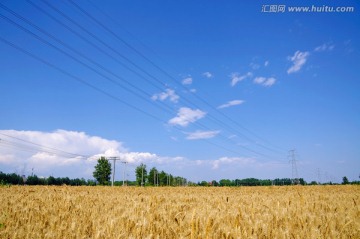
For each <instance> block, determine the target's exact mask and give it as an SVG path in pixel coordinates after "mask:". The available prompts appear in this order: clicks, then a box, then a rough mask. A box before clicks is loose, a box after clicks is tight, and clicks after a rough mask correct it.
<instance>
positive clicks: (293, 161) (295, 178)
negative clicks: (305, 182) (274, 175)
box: [288, 149, 299, 184]
mask: <svg viewBox="0 0 360 239" xmlns="http://www.w3.org/2000/svg"><path fill="white" fill-rule="evenodd" d="M288 157H289V158H291V159H290V161H289V162H291V169H292V170H291V172H292V179H293V183H294V184H299V178H298V171H297V167H296V161H297V160H296V159H295V149H292V150H289V156H288Z"/></svg>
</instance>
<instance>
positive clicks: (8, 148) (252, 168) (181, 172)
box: [0, 130, 287, 182]
mask: <svg viewBox="0 0 360 239" xmlns="http://www.w3.org/2000/svg"><path fill="white" fill-rule="evenodd" d="M215 133H217V132H214V133H213V134H215ZM4 134H6V135H9V136H12V137H16V138H19V139H22V140H25V141H30V142H33V143H36V144H38V145H37V146H36V145H33V144H29V143H27V142H25V141H21V140H17V139H14V138H11V137H7V136H4ZM201 135H202V136H203V137H205V136H206V135H207V136H210V135H211V133H208V134H206V133H203V134H201V133H198V138H199V137H201ZM189 136H190V134H189ZM193 136H196V134H193ZM0 138H1V140H2V141H0V169H1V171H2V172H4V173H13V172H14V173H18V174H25V175H27V176H28V175H30V174H31V173H32V168H33V169H34V171H33V172H34V174H36V175H37V176H40V177H41V176H44V177H48V176H50V175H52V176H54V177H69V178H77V177H79V178H81V177H84V178H85V179H93V176H92V173H93V171H94V166H95V165H96V160H97V159H98V157H100V156H104V155H105V156H119V157H120V158H121V159H123V160H126V161H127V162H128V164H127V165H126V170H127V171H126V175H127V176H126V177H127V179H128V180H132V181H133V180H135V173H134V172H135V167H137V166H138V165H139V164H140V163H144V164H146V165H147V166H148V169H150V168H151V167H156V168H157V169H159V170H164V171H165V172H167V173H171V174H172V175H174V176H182V177H185V178H187V179H189V180H191V181H193V182H197V181H202V180H212V179H215V180H220V179H221V178H237V177H239V175H241V177H242V178H246V177H269V178H274V177H277V176H278V175H279V173H280V174H281V171H276V170H274V169H279V170H280V169H281V170H284V167H287V165H285V166H284V165H280V164H264V163H261V162H258V161H257V160H255V159H253V158H246V157H233V158H232V157H221V158H215V159H206V160H204V159H197V160H192V159H189V158H185V157H182V156H161V155H158V154H155V153H152V152H130V151H129V150H128V149H126V148H124V147H123V143H121V142H119V141H115V140H108V139H104V138H101V137H98V136H90V135H88V134H86V133H84V132H78V131H66V130H56V131H53V132H41V131H16V130H0ZM5 141H6V142H7V143H8V144H5ZM10 142H16V143H17V144H16V146H15V144H11V143H10ZM174 143H176V141H174ZM20 145H21V146H20ZM25 145H27V146H26V147H24V146H25ZM39 145H44V146H47V147H50V148H53V149H55V148H57V149H60V150H65V151H68V152H71V153H74V154H82V155H89V156H90V157H89V158H82V157H75V155H74V156H73V157H64V155H57V154H55V153H51V152H45V151H46V150H45V149H44V148H43V149H41V148H40V146H39ZM18 146H20V147H18ZM30 149H31V150H30ZM47 149H48V150H49V151H50V149H49V148H47ZM59 154H60V153H59ZM63 154H64V152H63ZM124 166H125V165H124V164H121V163H120V162H117V163H116V169H117V173H116V175H115V180H117V181H119V180H122V175H123V174H122V173H123V170H124ZM212 169H213V170H212ZM258 169H261V170H258ZM264 175H266V176H264Z"/></svg>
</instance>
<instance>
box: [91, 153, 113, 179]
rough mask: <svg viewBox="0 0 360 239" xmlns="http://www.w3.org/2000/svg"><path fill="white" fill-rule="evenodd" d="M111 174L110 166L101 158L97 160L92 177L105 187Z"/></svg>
mask: <svg viewBox="0 0 360 239" xmlns="http://www.w3.org/2000/svg"><path fill="white" fill-rule="evenodd" d="M110 174H111V164H110V162H109V161H108V160H107V159H106V158H105V157H101V158H100V159H98V163H97V165H96V166H95V171H94V172H93V176H94V178H95V179H96V181H98V183H99V184H101V185H107V184H108V183H109V181H110Z"/></svg>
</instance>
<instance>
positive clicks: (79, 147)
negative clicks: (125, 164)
mask: <svg viewBox="0 0 360 239" xmlns="http://www.w3.org/2000/svg"><path fill="white" fill-rule="evenodd" d="M0 135H1V141H0V142H1V144H0V146H2V145H7V147H0V155H1V156H0V165H4V167H7V168H17V170H18V173H25V174H29V172H28V170H29V169H30V168H34V171H35V173H36V174H37V175H38V176H41V175H43V176H49V175H51V174H53V173H54V172H55V173H57V174H58V175H60V174H61V173H62V175H66V176H69V177H70V176H71V174H73V176H72V177H88V178H90V177H91V174H90V175H88V174H86V172H87V171H89V170H90V172H91V171H92V169H93V166H94V163H95V162H96V160H97V159H98V158H99V157H100V156H107V152H108V153H109V152H117V153H119V152H127V149H125V148H124V147H123V145H122V143H121V142H118V141H115V140H107V139H103V138H100V137H97V136H89V135H87V134H85V133H84V132H77V131H66V130H56V131H53V132H41V131H16V130H0ZM44 146H45V147H44ZM111 156H113V155H111ZM26 168H27V169H26ZM21 171H24V172H21ZM55 176H56V175H55Z"/></svg>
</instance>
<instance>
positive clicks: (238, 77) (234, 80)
mask: <svg viewBox="0 0 360 239" xmlns="http://www.w3.org/2000/svg"><path fill="white" fill-rule="evenodd" d="M252 75H253V74H252V73H251V72H248V73H246V74H245V75H240V74H239V73H237V72H234V73H231V74H230V78H231V86H235V85H236V84H237V83H238V82H240V81H243V80H245V79H246V78H249V77H252Z"/></svg>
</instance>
